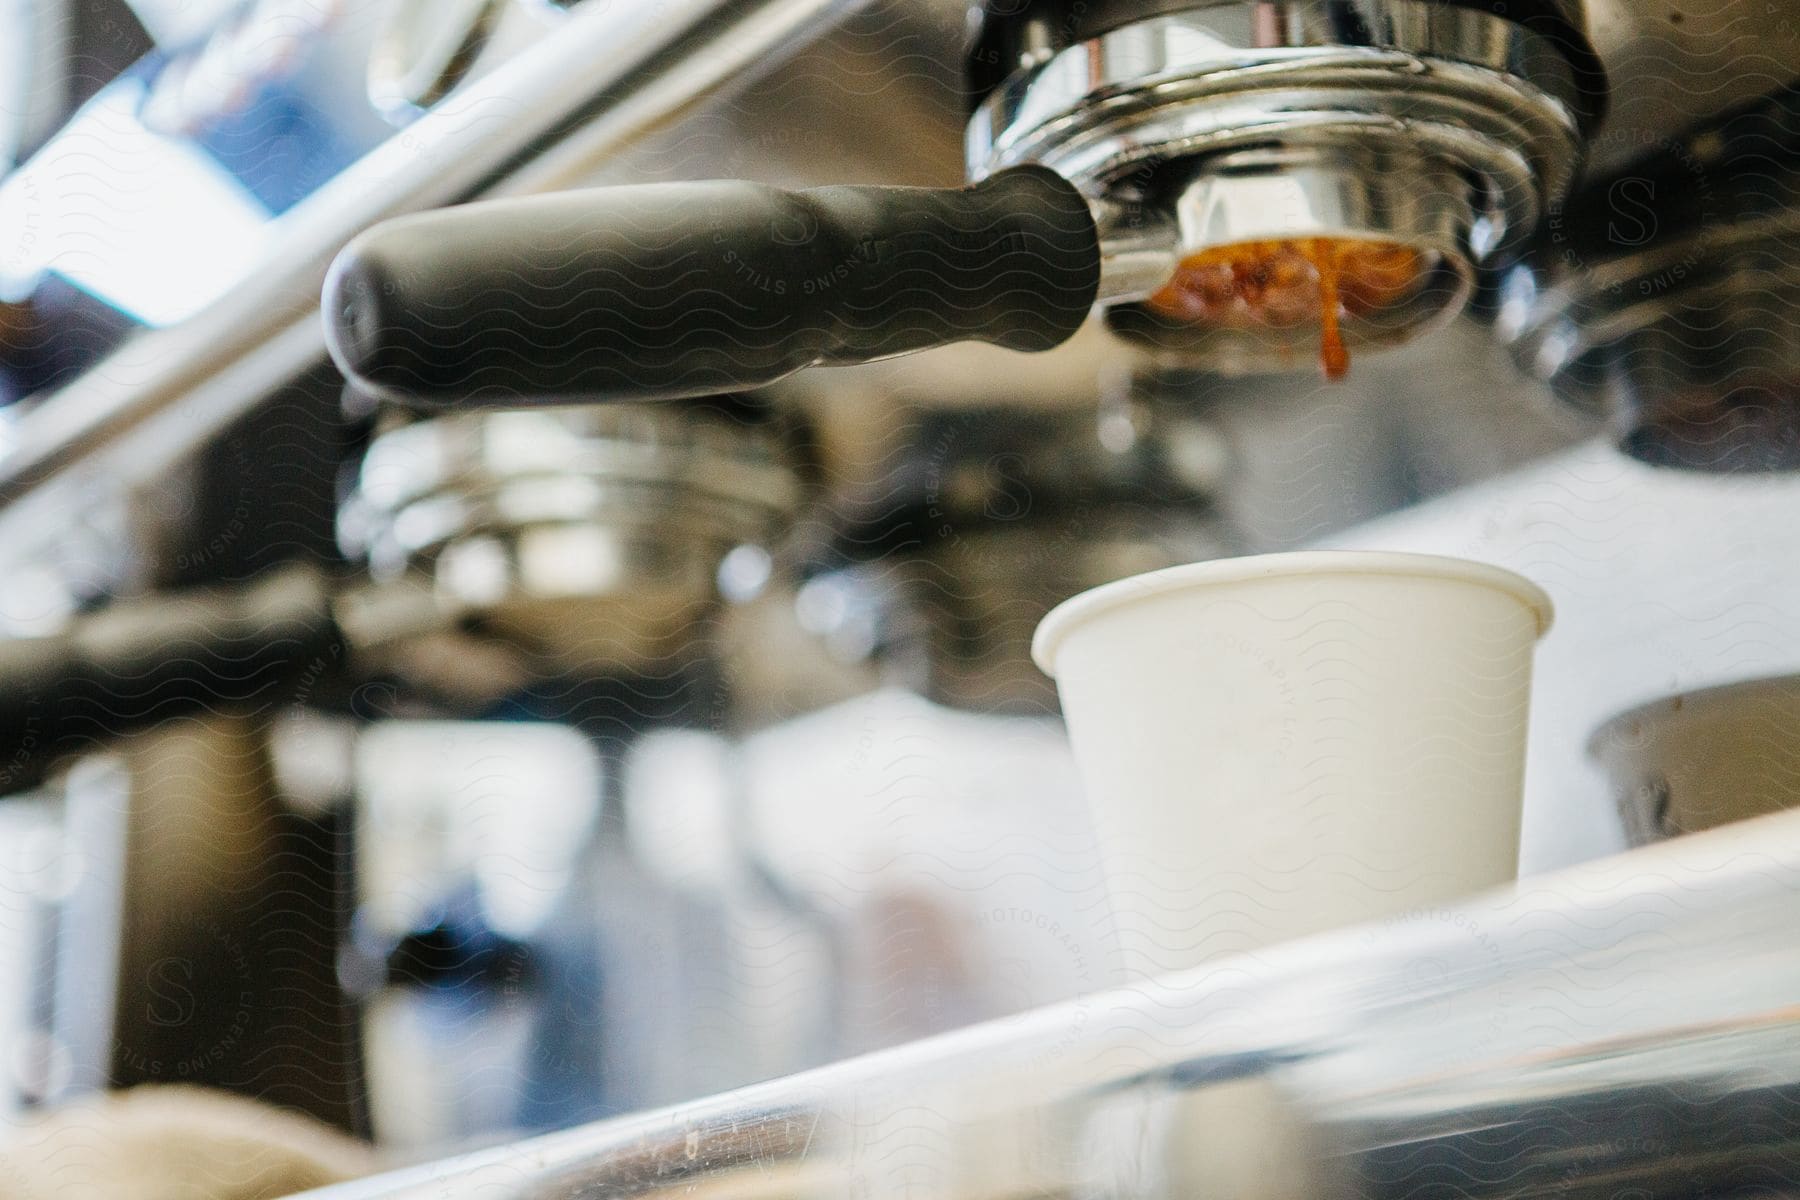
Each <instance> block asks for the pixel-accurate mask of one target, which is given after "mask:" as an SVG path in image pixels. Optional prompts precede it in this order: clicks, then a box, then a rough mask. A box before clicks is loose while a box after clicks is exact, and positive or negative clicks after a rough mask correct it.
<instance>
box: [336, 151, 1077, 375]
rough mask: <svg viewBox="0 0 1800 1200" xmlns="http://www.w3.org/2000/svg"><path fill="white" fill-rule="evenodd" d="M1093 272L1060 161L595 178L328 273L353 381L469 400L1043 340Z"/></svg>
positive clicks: (416, 224)
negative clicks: (864, 181)
mask: <svg viewBox="0 0 1800 1200" xmlns="http://www.w3.org/2000/svg"><path fill="white" fill-rule="evenodd" d="M1099 282H1100V245H1099V237H1098V234H1097V232H1096V230H1095V227H1094V219H1093V215H1092V213H1091V212H1090V210H1089V207H1088V204H1087V202H1086V200H1084V199H1083V198H1082V196H1081V194H1080V192H1078V191H1077V190H1076V189H1075V187H1074V186H1073V185H1072V184H1070V183H1068V182H1067V181H1066V180H1064V179H1063V178H1062V177H1061V176H1060V175H1058V174H1056V173H1055V172H1054V171H1051V170H1048V169H1046V168H1042V167H1020V168H1015V169H1012V170H1008V171H1003V172H1000V173H999V174H996V175H994V176H992V177H991V178H989V179H986V180H984V181H982V182H981V183H977V184H975V185H973V186H971V187H966V188H960V189H936V188H901V187H824V188H816V189H812V190H809V191H799V192H793V191H783V190H781V189H779V188H773V187H767V186H764V185H761V184H755V183H745V182H741V181H719V182H711V183H671V184H646V185H641V186H632V187H612V188H595V189H590V190H585V191H574V192H563V193H559V194H555V195H548V196H539V197H532V198H529V199H519V200H497V201H490V202H485V203H479V204H469V205H463V206H461V207H457V208H447V209H440V210H437V211H434V212H427V213H421V214H418V215H416V216H408V217H402V218H398V219H396V220H392V221H387V222H384V223H383V224H380V225H377V226H375V227H374V228H372V229H370V230H369V231H367V232H366V233H364V234H362V235H361V236H360V237H358V238H357V239H356V240H355V241H353V242H351V243H350V245H349V246H347V247H346V248H345V249H344V251H343V253H342V254H340V255H339V256H338V259H337V261H336V263H334V264H333V266H332V268H331V273H330V276H329V278H328V279H327V281H326V284H325V298H324V315H325V323H326V330H327V338H328V341H329V343H330V346H331V353H332V356H333V357H334V358H335V359H336V360H337V363H338V366H339V367H340V368H342V369H343V371H344V373H345V374H346V375H347V376H348V377H349V378H350V380H351V381H352V382H353V383H354V384H356V385H357V386H358V387H360V388H362V389H364V390H366V391H369V392H372V393H374V394H375V395H377V396H379V397H381V398H384V399H389V400H395V401H399V402H402V403H412V404H420V403H424V404H432V405H454V406H459V407H482V406H496V407H501V406H515V405H519V404H531V403H556V402H559V401H562V402H589V401H596V400H655V399H676V398H681V397H688V396H701V395H709V394H714V393H721V392H736V391H743V390H747V389H751V388H756V387H761V386H763V385H766V384H770V383H774V382H775V381H776V380H779V379H781V378H783V377H784V376H787V375H789V374H792V373H793V372H794V371H797V370H800V369H801V368H803V367H809V366H813V365H820V364H849V363H859V362H868V361H870V360H872V359H878V358H886V357H888V356H890V355H895V354H904V353H907V352H909V351H913V350H923V349H926V348H929V347H932V346H940V345H944V344H947V343H950V342H958V341H968V340H974V341H983V342H991V343H994V344H996V345H1000V346H1005V347H1008V348H1010V349H1014V350H1047V349H1050V348H1051V347H1053V346H1056V345H1058V344H1060V343H1061V342H1063V341H1064V340H1066V339H1067V338H1068V337H1069V336H1070V335H1072V334H1073V333H1074V332H1075V330H1076V329H1077V328H1079V327H1080V325H1081V323H1082V321H1083V320H1084V319H1085V318H1086V316H1087V314H1088V311H1089V310H1090V309H1091V308H1092V307H1093V304H1094V300H1095V297H1096V294H1097V292H1098V289H1099Z"/></svg>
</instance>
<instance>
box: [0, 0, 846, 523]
mask: <svg viewBox="0 0 1800 1200" xmlns="http://www.w3.org/2000/svg"><path fill="white" fill-rule="evenodd" d="M855 2H856V0H662V2H661V3H658V4H654V5H637V4H606V3H602V4H590V5H582V6H579V7H577V8H575V9H573V10H571V12H570V14H569V18H568V20H567V21H566V22H563V23H561V24H560V25H559V26H558V27H557V28H556V29H555V31H554V32H553V33H552V34H551V35H550V36H547V37H545V38H544V39H542V40H541V41H540V42H538V43H537V44H536V45H534V46H533V47H531V49H529V50H528V51H526V52H524V53H522V54H520V55H519V56H518V57H517V58H516V59H513V60H511V61H509V62H507V63H505V64H503V65H501V66H499V67H498V68H496V69H495V70H494V71H493V73H492V74H490V75H487V76H485V77H484V78H482V79H480V80H478V81H476V82H474V83H473V84H471V85H470V86H469V88H468V89H467V90H466V91H461V92H458V93H457V94H455V95H452V96H451V97H450V98H449V99H447V100H445V101H444V102H443V103H442V104H441V105H439V106H438V107H437V108H435V109H434V110H432V111H431V112H429V113H427V114H426V115H425V116H423V117H421V118H420V119H419V120H418V121H417V122H415V123H414V124H412V125H411V126H409V127H408V128H407V129H405V130H404V131H402V132H400V133H398V134H396V135H395V136H394V137H392V138H391V139H389V140H388V141H387V142H385V143H383V144H382V145H381V146H380V147H378V148H377V149H376V150H374V151H372V152H371V153H370V154H368V155H367V156H366V157H365V158H363V159H362V160H361V161H359V162H358V163H357V164H355V165H354V166H353V167H352V168H350V169H349V170H347V171H345V172H344V173H343V174H342V175H340V176H339V177H338V178H336V179H335V180H333V181H332V182H331V183H330V184H329V185H328V186H327V187H326V188H324V189H323V190H321V191H320V192H319V193H318V194H316V195H315V196H313V197H312V198H310V199H309V200H308V201H306V202H305V203H304V204H302V205H301V206H300V207H299V208H297V209H295V210H294V211H293V212H292V213H290V214H289V215H288V217H287V218H284V221H285V222H286V224H285V228H284V230H283V236H282V238H281V239H280V243H279V245H278V247H277V248H276V249H275V250H274V251H273V252H272V254H271V256H270V257H269V259H268V260H267V261H266V262H263V263H261V264H259V265H257V266H256V267H254V268H253V269H251V270H249V271H247V272H246V273H245V277H244V282H243V283H241V284H239V285H238V286H237V287H235V288H233V289H232V291H230V292H229V293H227V294H226V295H225V296H224V297H222V298H221V299H219V300H218V301H217V302H216V303H214V304H212V305H210V306H209V307H208V308H206V309H205V310H203V311H202V312H200V313H199V314H197V315H196V316H195V317H193V318H192V319H190V320H188V321H185V322H183V323H181V324H180V325H176V326H172V327H170V328H168V329H164V330H156V331H151V332H146V333H143V334H140V335H138V336H137V337H135V338H133V339H131V340H130V341H129V342H127V343H126V344H125V345H124V346H122V347H120V348H119V349H118V350H116V351H114V352H113V353H112V354H111V355H110V356H108V358H106V359H105V360H104V361H102V362H100V363H98V364H96V365H95V366H94V367H93V368H91V369H90V370H89V371H87V372H86V373H85V374H83V375H82V376H81V377H80V378H78V379H77V380H75V381H74V382H73V383H71V384H69V385H68V386H66V387H64V388H62V389H61V390H60V391H58V392H55V393H53V394H51V395H49V396H46V397H44V398H43V399H42V400H41V401H40V402H38V403H37V406H36V408H35V409H34V410H33V411H31V412H30V413H28V414H27V415H26V416H25V417H23V418H22V419H21V420H20V421H19V422H18V424H17V425H16V426H15V428H14V430H13V445H12V446H11V448H10V449H9V450H8V452H7V453H6V454H5V456H4V457H0V536H3V537H4V538H5V539H7V541H8V542H9V545H10V546H15V547H17V548H19V549H21V550H28V548H29V546H30V545H32V544H34V543H35V542H36V541H37V540H38V539H39V538H42V537H49V536H54V533H53V531H51V530H49V529H46V528H45V527H44V526H45V522H44V521H42V520H35V521H34V520H33V519H31V518H30V517H26V516H24V512H23V510H24V509H26V508H29V509H32V510H35V511H39V512H42V511H44V510H43V509H42V508H41V507H40V506H39V505H37V504H32V505H28V506H23V505H21V504H20V503H19V502H20V501H21V500H22V499H25V498H31V494H32V493H33V492H34V491H37V490H38V489H40V488H41V487H42V486H43V485H44V484H45V483H46V482H51V481H56V480H57V478H58V476H59V475H60V474H61V473H62V472H64V471H65V469H66V468H69V467H70V466H71V465H74V464H80V468H81V469H80V474H81V475H82V476H83V477H84V478H85V479H86V480H88V481H89V484H90V486H92V485H98V486H100V487H103V488H105V489H107V490H108V491H109V492H110V493H111V494H117V493H118V492H120V491H122V490H123V489H124V488H126V487H128V486H130V485H132V484H134V483H142V482H145V481H147V480H150V479H153V478H155V477H156V474H157V470H156V469H149V468H148V467H147V466H146V464H156V466H157V468H158V469H160V468H161V467H164V466H166V465H167V464H168V463H169V462H171V461H174V460H177V459H179V458H180V457H182V456H183V455H185V454H187V453H190V452H192V451H193V450H195V449H197V448H198V447H199V446H201V445H203V444H204V443H205V441H206V440H207V439H208V438H209V437H211V436H212V435H214V434H216V433H217V432H218V431H219V430H220V429H222V428H223V427H225V426H226V425H227V424H229V423H230V422H231V421H232V420H235V419H236V418H238V417H240V416H242V415H243V414H245V413H247V412H249V411H251V410H252V409H254V408H255V407H256V406H257V405H258V404H259V403H260V402H261V401H262V400H263V399H264V398H265V397H266V396H267V395H268V394H269V393H270V392H271V391H273V390H274V389H275V388H277V387H279V386H281V385H282V384H284V383H286V382H287V381H288V380H289V379H291V378H292V377H293V376H294V375H295V374H297V373H298V372H299V371H301V370H304V369H306V367H307V366H308V365H311V364H315V363H317V362H319V361H322V360H323V359H324V355H325V350H324V337H323V333H322V332H321V330H320V328H319V321H318V316H317V305H318V297H319V289H320V287H321V285H322V282H323V280H324V277H325V270H326V267H327V266H328V265H329V264H330V262H331V259H332V258H333V256H335V255H336V253H337V251H338V250H339V249H341V248H342V247H343V245H344V243H345V242H347V241H348V240H349V239H350V238H351V237H353V236H355V235H356V234H357V233H359V232H361V231H362V230H363V229H364V228H366V227H368V226H369V225H371V224H373V223H375V222H376V221H379V220H384V219H386V218H388V217H391V216H396V215H399V214H401V213H406V212H412V211H417V210H420V209H425V208H431V207H435V206H438V205H443V204H450V203H456V202H459V201H463V200H468V199H473V198H475V197H478V196H487V195H496V194H518V193H520V192H524V191H547V190H552V189H554V188H557V187H564V186H568V185H569V184H570V183H571V182H573V181H574V180H575V179H577V178H578V177H579V173H580V172H581V171H582V170H583V169H585V168H590V167H592V166H593V165H594V163H595V162H596V161H597V160H600V159H602V158H604V157H605V156H606V155H608V154H611V153H614V152H616V151H618V150H619V149H620V148H622V147H624V146H626V145H629V144H631V143H632V142H634V141H636V140H638V139H639V138H642V137H644V136H646V135H648V134H651V133H653V132H655V131H656V130H658V129H661V128H663V127H665V126H666V125H667V124H668V123H670V122H672V121H675V120H678V119H679V118H681V117H682V116H684V115H686V114H688V113H690V112H691V111H693V110H694V109H695V108H696V107H697V106H698V105H699V104H700V103H701V102H703V101H704V100H706V99H707V98H709V97H711V96H713V95H715V94H716V93H717V92H718V91H719V90H720V89H722V88H725V87H727V86H730V85H733V84H736V83H741V82H742V81H743V79H744V78H745V77H746V75H747V74H749V73H751V72H754V71H755V70H758V69H761V68H763V67H766V66H768V65H771V64H772V63H774V62H776V61H778V60H779V58H780V57H781V56H782V55H784V54H786V53H788V52H791V51H793V50H795V49H797V48H798V47H799V46H801V45H803V44H804V43H805V41H806V40H807V39H808V38H810V37H812V36H816V35H817V34H819V33H821V32H822V31H823V30H825V29H826V28H829V27H830V25H831V24H832V23H833V21H834V20H835V18H836V17H837V16H838V15H840V14H841V13H843V12H845V11H847V10H848V9H850V8H852V7H854V6H855ZM559 148H560V149H559ZM227 377H229V378H230V381H231V382H230V385H229V386H223V384H222V381H223V380H224V379H226V378H227ZM55 490H56V491H58V492H59V493H60V494H61V497H62V502H63V503H64V504H68V503H70V502H71V501H75V502H79V500H80V498H81V496H82V493H83V491H84V490H85V489H75V490H71V489H70V488H69V487H67V486H63V487H59V488H57V489H55ZM91 502H92V497H89V503H91ZM83 507H85V506H83ZM64 511H65V514H66V512H67V511H68V510H66V509H65V510H64ZM16 517H24V519H22V520H21V519H15V518H16Z"/></svg>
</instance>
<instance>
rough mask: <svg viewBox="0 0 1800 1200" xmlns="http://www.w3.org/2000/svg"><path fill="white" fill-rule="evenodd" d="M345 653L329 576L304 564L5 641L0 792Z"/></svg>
mask: <svg viewBox="0 0 1800 1200" xmlns="http://www.w3.org/2000/svg"><path fill="white" fill-rule="evenodd" d="M344 655H345V645H344V640H343V634H342V632H341V631H340V630H339V628H338V625H337V622H336V620H335V618H334V615H333V607H332V591H331V588H330V586H329V581H328V580H327V579H326V577H325V576H324V575H323V574H322V573H321V572H318V571H315V570H313V569H311V568H308V567H304V566H294V567H287V568H283V569H281V570H278V571H275V572H272V573H270V574H268V575H266V576H263V577H261V578H259V579H257V580H255V581H253V582H252V583H250V584H248V585H246V586H243V587H236V588H221V589H208V590H204V591H194V592H185V593H176V594H173V595H167V596H154V597H149V598H146V599H142V600H129V601H121V602H119V603H115V604H113V605H110V606H109V607H107V608H103V609H100V610H98V611H96V612H94V613H91V614H87V615H84V616H80V617H76V618H75V619H74V620H73V621H72V622H70V624H69V625H68V627H67V628H65V629H64V630H63V631H62V632H60V633H57V634H55V635H53V636H49V637H34V638H17V639H6V640H0V796H3V795H6V794H7V793H9V792H15V791H21V790H24V789H26V788H30V787H34V786H36V785H37V784H38V783H40V782H42V780H43V778H44V776H45V775H47V774H48V773H49V771H50V770H51V769H52V768H54V767H55V766H56V764H57V763H58V762H59V761H60V760H62V759H64V758H66V757H68V756H69V755H71V754H76V753H82V752H86V751H91V750H96V749H100V748H102V747H103V746H105V745H106V744H107V742H108V741H109V740H111V739H112V738H115V737H118V736H121V735H123V734H128V733H134V732H137V731H140V730H143V729H147V728H150V727H152V726H155V725H159V724H162V723H163V722H166V721H171V720H175V719H178V718H181V717H188V716H193V715H195V714H197V713H201V712H206V711H226V712H231V711H240V712H241V711H245V710H246V709H252V710H254V709H256V708H259V707H263V706H267V705H270V704H274V703H279V702H284V701H286V700H291V699H294V698H296V696H297V693H298V691H299V688H300V685H302V684H304V683H305V682H306V681H308V680H316V679H318V678H320V677H322V676H323V675H325V674H326V672H328V671H330V670H332V669H334V668H338V667H341V666H342V663H343V659H344Z"/></svg>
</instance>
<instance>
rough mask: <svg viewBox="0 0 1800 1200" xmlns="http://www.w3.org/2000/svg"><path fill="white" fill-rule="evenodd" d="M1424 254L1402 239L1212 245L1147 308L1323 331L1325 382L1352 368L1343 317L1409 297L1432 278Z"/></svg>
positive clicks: (1175, 315)
mask: <svg viewBox="0 0 1800 1200" xmlns="http://www.w3.org/2000/svg"><path fill="white" fill-rule="evenodd" d="M1426 265H1427V264H1426V259H1425V256H1424V254H1422V253H1421V252H1420V251H1417V250H1414V249H1413V248H1412V247H1410V246H1404V245H1401V244H1399V243H1397V242H1377V241H1366V240H1363V239H1358V238H1300V239H1291V240H1280V241H1260V242H1238V243H1234V244H1232V245H1229V246H1213V247H1210V248H1209V249H1206V250H1202V251H1199V252H1198V253H1196V254H1191V255H1189V256H1188V257H1187V258H1185V259H1183V260H1182V261H1181V264H1180V265H1179V266H1178V267H1177V268H1176V269H1175V273H1174V275H1173V276H1172V277H1171V278H1170V279H1169V282H1168V283H1166V284H1164V285H1163V286H1162V287H1161V288H1160V289H1159V290H1158V291H1157V292H1156V293H1155V294H1154V295H1152V296H1151V297H1150V299H1149V301H1148V307H1149V308H1150V309H1151V310H1152V311H1154V312H1156V313H1157V314H1159V315H1161V316H1163V317H1166V318H1169V319H1171V320H1177V321H1183V322H1186V323H1189V324H1194V325H1214V326H1222V327H1234V328H1241V329H1249V328H1255V327H1258V326H1262V327H1267V328H1278V327H1291V326H1295V325H1300V324H1304V323H1307V322H1317V324H1318V326H1319V360H1320V363H1321V364H1322V365H1323V367H1324V369H1325V375H1326V378H1328V379H1342V378H1343V377H1344V376H1345V375H1346V374H1347V373H1348V372H1349V369H1350V351H1349V349H1348V348H1347V347H1346V345H1345V343H1344V333H1343V319H1344V318H1345V317H1346V316H1349V317H1357V318H1361V317H1366V316H1369V315H1371V314H1373V313H1375V312H1378V311H1380V310H1381V309H1384V308H1386V307H1388V306H1390V305H1393V304H1396V303H1398V302H1400V301H1401V300H1404V299H1406V298H1407V297H1409V296H1411V295H1412V294H1413V293H1414V292H1416V291H1417V290H1418V288H1419V286H1420V284H1421V283H1422V282H1423V281H1424V279H1425V276H1426V275H1427V273H1428V272H1427V270H1426Z"/></svg>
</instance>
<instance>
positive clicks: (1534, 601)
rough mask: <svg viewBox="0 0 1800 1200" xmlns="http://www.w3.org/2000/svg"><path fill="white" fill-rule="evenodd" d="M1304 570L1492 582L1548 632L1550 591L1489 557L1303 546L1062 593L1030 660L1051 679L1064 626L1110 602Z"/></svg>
mask: <svg viewBox="0 0 1800 1200" xmlns="http://www.w3.org/2000/svg"><path fill="white" fill-rule="evenodd" d="M1301 575H1397V576H1411V577H1413V578H1420V579H1452V580H1459V581H1461V582H1464V583H1472V584H1477V585H1481V586H1485V587H1490V588H1493V589H1494V590H1495V591H1499V592H1504V593H1506V594H1507V595H1509V596H1511V597H1513V599H1515V600H1517V601H1519V602H1520V603H1521V604H1523V605H1524V606H1525V607H1526V608H1529V609H1530V610H1531V611H1532V613H1533V615H1534V616H1535V617H1536V618H1537V637H1540V638H1541V637H1543V636H1544V634H1545V633H1547V632H1549V630H1550V625H1551V622H1552V620H1553V619H1554V616H1555V608H1554V607H1553V606H1552V605H1551V603H1550V596H1549V594H1548V593H1546V592H1545V591H1544V589H1543V588H1541V587H1539V586H1538V585H1537V584H1535V583H1533V582H1531V580H1529V579H1527V578H1525V577H1524V576H1523V575H1519V574H1515V573H1514V572H1512V571H1508V570H1506V569H1505V568H1504V567H1496V566H1494V565H1493V564H1491V563H1484V562H1474V561H1471V560H1469V559H1463V558H1450V557H1447V556H1445V555H1440V554H1406V553H1401V552H1398V551H1371V550H1301V551H1295V552H1291V553H1285V554H1253V555H1248V556H1245V557H1242V558H1218V559H1211V560H1208V561H1206V562H1197V563H1186V564H1184V565H1182V566H1178V567H1165V568H1164V569H1162V570H1160V571H1149V572H1146V573H1144V574H1142V575H1133V576H1130V577H1129V578H1126V579H1120V580H1115V581H1114V582H1112V583H1103V584H1101V585H1100V586H1099V587H1096V588H1090V589H1088V590H1087V591H1085V592H1082V593H1080V594H1079V595H1075V596H1071V597H1070V598H1069V599H1067V600H1064V601H1063V602H1062V603H1061V604H1059V605H1057V606H1056V607H1055V608H1053V609H1051V610H1050V612H1049V613H1048V614H1047V615H1046V616H1045V617H1044V619H1043V620H1042V621H1040V622H1038V627H1037V632H1036V633H1035V634H1033V635H1032V639H1031V659H1032V661H1033V662H1035V663H1036V664H1037V665H1038V669H1039V670H1041V671H1043V672H1044V674H1046V675H1048V676H1050V677H1051V678H1052V679H1054V678H1055V677H1056V653H1057V651H1058V650H1059V649H1060V648H1061V646H1062V643H1063V641H1064V639H1065V638H1067V637H1068V635H1069V632H1070V631H1071V630H1073V629H1074V628H1075V627H1076V626H1077V625H1080V624H1082V623H1084V622H1086V621H1088V620H1090V619H1091V618H1093V617H1095V616H1097V615H1099V614H1100V613H1102V612H1105V611H1107V610H1109V609H1114V608H1119V607H1121V606H1123V605H1126V604H1131V603H1134V602H1136V601H1139V600H1148V599H1150V598H1151V597H1154V596H1161V595H1164V594H1165V593H1168V592H1173V591H1179V590H1181V589H1183V588H1188V587H1192V586H1194V585H1197V584H1215V583H1240V582H1243V581H1244V580H1249V579H1276V578H1282V577H1287V576H1301Z"/></svg>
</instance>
